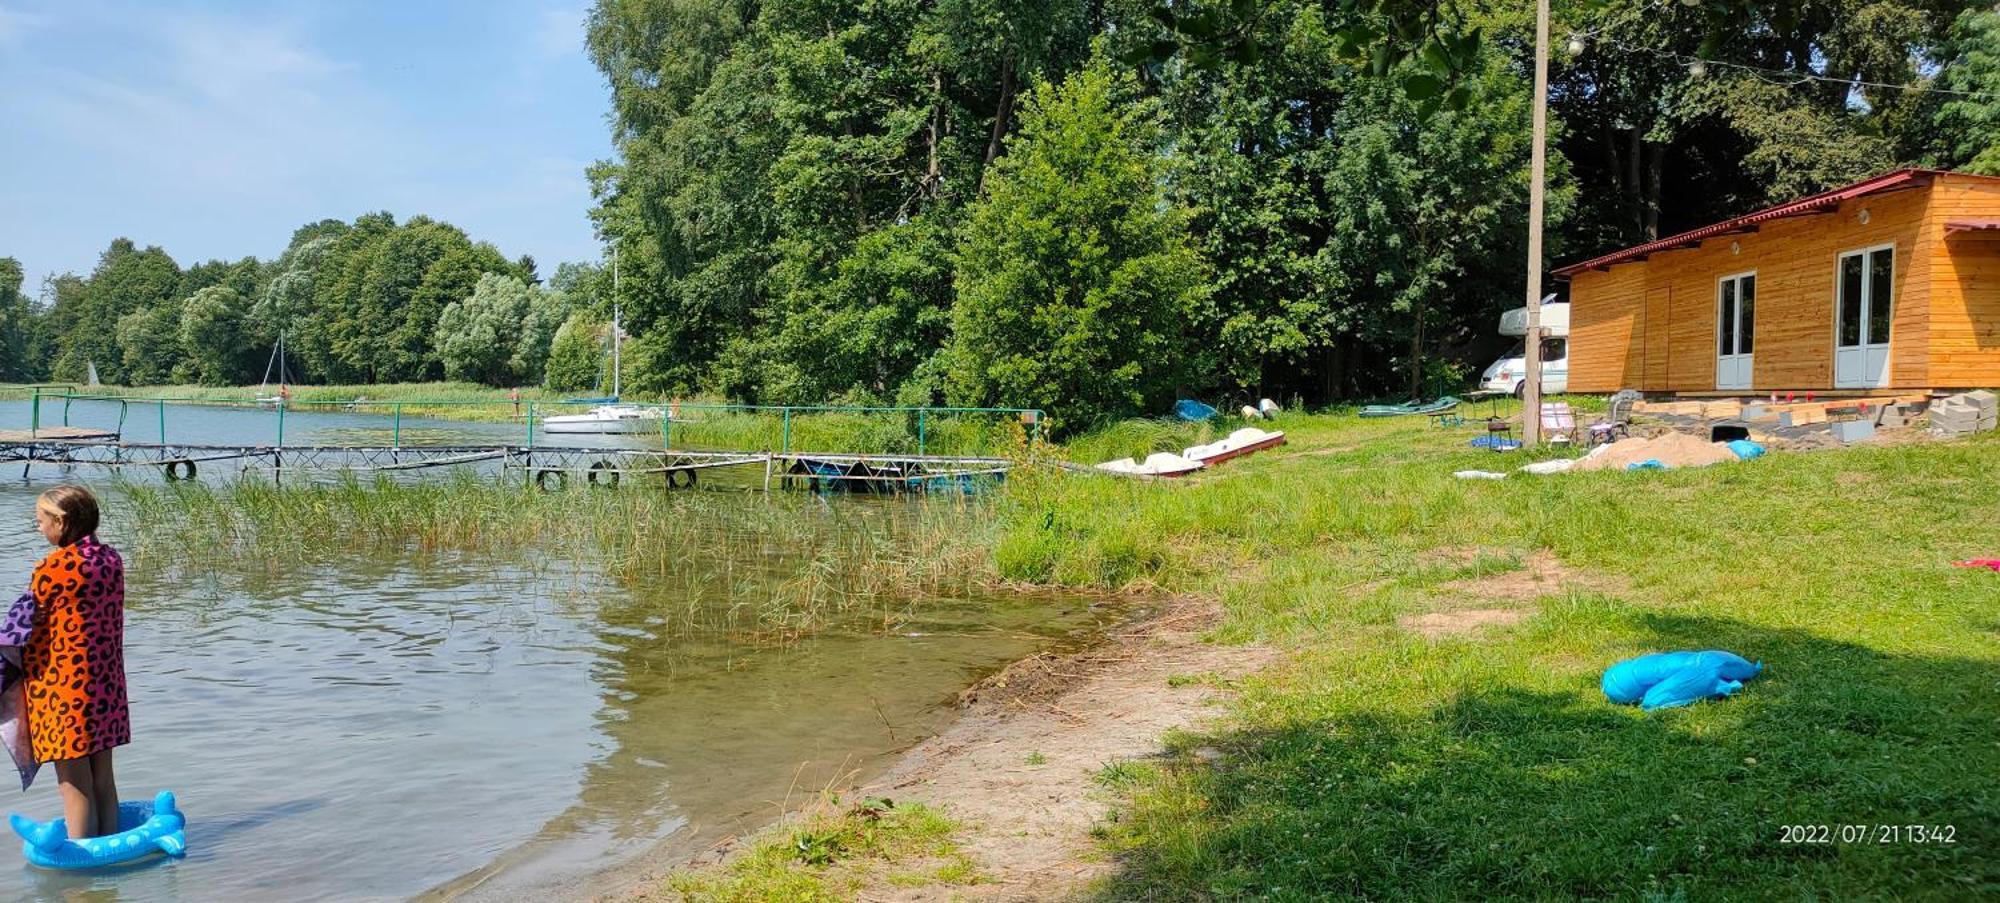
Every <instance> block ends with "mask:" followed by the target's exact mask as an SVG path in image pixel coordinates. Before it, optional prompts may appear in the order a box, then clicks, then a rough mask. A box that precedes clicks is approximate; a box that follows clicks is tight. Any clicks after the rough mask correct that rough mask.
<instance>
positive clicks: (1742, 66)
mask: <svg viewBox="0 0 2000 903" xmlns="http://www.w3.org/2000/svg"><path fill="white" fill-rule="evenodd" d="M1673 3H1674V0H1653V2H1652V3H1649V4H1647V5H1646V6H1644V7H1642V8H1640V9H1639V10H1637V11H1636V16H1637V17H1639V18H1643V17H1644V16H1645V15H1646V14H1648V13H1650V12H1653V11H1656V10H1663V9H1666V8H1667V7H1670V6H1672V5H1673ZM1680 3H1681V5H1683V6H1688V7H1696V6H1700V5H1701V3H1702V0H1680ZM1624 24H1625V20H1615V21H1608V22H1605V23H1604V24H1602V25H1599V26H1597V27H1596V28H1593V29H1590V30H1588V31H1577V32H1571V33H1570V36H1569V47H1568V50H1569V54H1570V56H1573V57H1575V56H1582V55H1583V52H1584V50H1586V49H1587V48H1588V47H1589V41H1590V40H1591V39H1593V38H1596V37H1598V36H1600V35H1603V34H1604V33H1605V32H1607V31H1609V30H1611V29H1612V28H1614V27H1617V26H1621V25H1624ZM1604 43H1605V44H1607V45H1609V46H1611V47H1616V48H1618V49H1619V50H1622V51H1625V52H1626V53H1628V54H1641V53H1644V54H1651V55H1653V56H1658V57H1663V58H1666V59H1670V60H1673V61H1674V62H1676V63H1679V64H1681V65H1683V66H1686V67H1687V71H1688V75H1690V76H1692V77H1694V78H1706V77H1707V76H1708V73H1709V67H1711V66H1722V67H1726V68H1730V69H1736V70H1740V71H1743V72H1747V73H1749V74H1751V75H1753V76H1755V77H1756V78H1757V79H1758V80H1760V81H1763V82H1767V83H1769V84H1774V85H1779V86H1782V87H1793V86H1797V85H1802V84H1806V83H1808V82H1820V83H1824V84H1839V85H1847V86H1849V87H1853V88H1880V89H1882V90H1885V91H1902V92H1918V93H1926V94H1947V95H1950V96H1953V97H1966V98H1972V99H1976V100H1991V101H2000V92H1993V91H1960V90H1956V89H1953V88H1941V87H1938V86H1937V85H1925V84H1915V85H1896V84H1889V83H1887V82H1872V81H1868V80H1867V79H1859V78H1836V77H1834V76H1829V75H1820V74H1818V73H1814V72H1799V71H1796V70H1788V69H1771V68H1767V67H1764V66H1753V65H1750V64H1748V63H1737V62H1731V61H1729V60H1711V59H1703V58H1701V57H1697V56H1690V55H1687V54H1682V53H1675V52H1673V51H1671V50H1660V49H1656V48H1652V47H1634V46H1632V45H1630V44H1626V43H1624V42H1622V41H1618V40H1615V39H1610V38H1606V39H1605V40H1604ZM1767 76H1778V78H1777V79H1773V78H1769V77H1767Z"/></svg>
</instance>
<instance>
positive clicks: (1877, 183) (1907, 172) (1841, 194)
mask: <svg viewBox="0 0 2000 903" xmlns="http://www.w3.org/2000/svg"><path fill="white" fill-rule="evenodd" d="M1943 174H1944V173H1943V171H1942V170H1936V169H1898V170H1895V171H1893V172H1886V173H1883V174H1882V175H1879V176H1876V177H1874V178H1872V179H1866V180H1864V181H1860V182H1856V183H1854V184H1852V185H1849V186H1847V187H1845V188H1835V189H1833V190H1831V191H1822V192H1820V193H1819V194H1815V195H1812V196H1811V197H1803V198H1800V199H1798V200H1796V201H1792V202H1790V203H1785V204H1779V205H1778V206H1776V207H1770V208H1766V209H1764V210H1759V211H1757V212H1756V213H1750V214H1745V215H1743V216H1739V217H1737V218H1735V219H1732V220H1725V221H1723V222H1719V223H1716V224H1715V225H1713V226H1703V227H1701V228H1699V229H1696V230H1694V231H1692V232H1682V233H1681V234H1679V235H1675V236H1673V237H1671V238H1662V239H1660V240H1658V241H1650V242H1647V243H1645V244H1643V245H1638V246H1635V247H1630V248H1626V249H1625V250H1623V251H1615V252H1613V253H1610V254H1606V255H1604V256H1603V257H1597V258H1593V259H1590V260H1586V261H1584V262H1582V263H1572V264H1570V265H1569V266H1566V267H1558V268H1557V269H1556V270H1555V275H1556V276H1558V277H1561V278H1564V279H1567V278H1569V277H1570V276H1573V275H1575V274H1577V273H1581V272H1583V271H1585V270H1592V269H1599V270H1601V269H1610V268H1611V267H1612V266H1613V265H1616V264H1620V263H1629V262H1631V261H1635V260H1644V259H1646V258H1647V257H1649V256H1651V255H1654V254H1658V253H1660V252H1661V251H1671V250H1674V249H1676V248H1688V247H1693V246H1695V245H1698V244H1701V243H1702V241H1703V240H1704V239H1709V238H1714V237H1716V236H1718V235H1729V234H1732V233H1736V232H1755V231H1757V224H1758V223H1763V222H1769V221H1770V220H1774V219H1783V218H1785V217H1788V216H1804V215H1806V214H1811V213H1825V212H1828V211H1829V210H1831V209H1836V208H1838V207H1839V206H1840V203H1841V202H1842V201H1847V200H1852V199H1854V198H1858V197H1866V196H1868V195H1871V194H1880V193H1882V192H1885V191H1897V190H1900V189H1904V188H1915V187H1918V186H1922V185H1929V184H1930V183H1931V180H1932V179H1933V178H1935V177H1937V176H1940V175H1943Z"/></svg>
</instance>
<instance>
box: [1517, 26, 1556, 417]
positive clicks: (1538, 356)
mask: <svg viewBox="0 0 2000 903" xmlns="http://www.w3.org/2000/svg"><path fill="white" fill-rule="evenodd" d="M1548 135H1549V0H1535V145H1534V163H1533V167H1532V169H1533V175H1532V177H1531V178H1530V180H1529V182H1528V337H1527V339H1525V341H1526V343H1527V346H1528V347H1527V355H1526V360H1527V366H1528V372H1527V373H1526V374H1523V375H1522V378H1521V438H1522V440H1523V441H1524V443H1525V444H1527V445H1536V444H1539V443H1540V442H1541V441H1542V194H1543V182H1544V180H1545V177H1546V176H1547V173H1548V150H1547V147H1546V145H1547V144H1548Z"/></svg>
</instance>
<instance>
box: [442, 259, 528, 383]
mask: <svg viewBox="0 0 2000 903" xmlns="http://www.w3.org/2000/svg"><path fill="white" fill-rule="evenodd" d="M534 294H535V292H534V290H532V289H530V288H529V287H528V286H527V284H526V283H524V282H522V281H521V280H520V279H517V278H515V277H513V276H502V275H499V274H496V273H487V274H486V275H484V276H481V277H479V283H478V285H477V287H475V288H474V289H473V291H472V297H470V298H467V299H465V300H463V301H454V302H452V303H451V304H448V305H446V306H445V309H444V312H443V314H442V315H440V316H439V317H438V322H437V332H436V342H437V358H438V360H439V361H440V362H442V363H443V365H444V374H445V378H447V379H455V380H464V381H467V382H476V383H484V384H486V385H489V386H501V385H509V384H513V383H514V382H515V380H516V378H517V377H518V375H519V373H518V371H517V370H516V369H515V364H516V362H517V360H519V359H520V358H521V357H522V355H521V336H522V327H523V325H524V324H525V322H526V321H527V320H528V318H529V316H530V314H531V312H533V310H532V309H533V307H534V304H533V301H534V299H533V295H534Z"/></svg>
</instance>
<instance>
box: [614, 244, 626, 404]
mask: <svg viewBox="0 0 2000 903" xmlns="http://www.w3.org/2000/svg"><path fill="white" fill-rule="evenodd" d="M618 331H619V329H618V246H617V245H612V246H611V397H612V398H623V397H624V393H623V392H621V391H619V385H618V371H619V370H620V369H622V368H621V367H619V364H618Z"/></svg>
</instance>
